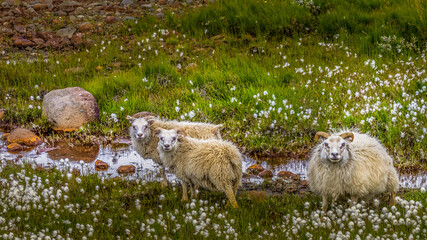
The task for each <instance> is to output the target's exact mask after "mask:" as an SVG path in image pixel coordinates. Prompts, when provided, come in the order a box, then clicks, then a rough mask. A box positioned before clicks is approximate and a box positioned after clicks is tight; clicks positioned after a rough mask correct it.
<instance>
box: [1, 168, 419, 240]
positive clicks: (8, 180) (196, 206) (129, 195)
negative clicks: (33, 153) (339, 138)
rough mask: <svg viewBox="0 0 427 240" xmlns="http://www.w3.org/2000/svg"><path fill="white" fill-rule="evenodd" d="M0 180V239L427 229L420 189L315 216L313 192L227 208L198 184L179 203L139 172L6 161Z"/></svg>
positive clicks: (176, 191)
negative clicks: (76, 172)
mask: <svg viewBox="0 0 427 240" xmlns="http://www.w3.org/2000/svg"><path fill="white" fill-rule="evenodd" d="M66 168H67V167H65V169H66ZM0 180H1V184H2V187H1V188H0V202H1V204H0V211H1V212H2V214H1V216H0V236H2V237H3V238H4V239H7V237H9V238H10V236H12V235H13V236H14V237H18V238H21V239H22V238H23V237H26V238H27V239H28V238H30V237H31V236H32V235H37V236H39V237H42V238H43V237H45V236H49V237H51V238H54V237H55V236H56V237H57V236H58V235H60V236H61V237H63V238H64V237H70V238H73V239H85V238H87V239H117V238H119V237H120V238H125V239H132V238H133V239H146V238H158V239H164V237H165V239H189V238H192V239H227V238H230V239H236V238H237V239H244V238H248V237H251V238H253V237H257V238H267V239H277V238H280V239H283V238H286V239H319V238H320V237H322V238H323V239H326V238H330V237H332V238H334V237H333V236H335V237H338V236H339V234H340V232H341V233H342V234H348V235H347V236H348V237H349V238H351V239H355V238H357V236H358V237H360V238H361V239H367V238H368V237H369V236H371V237H377V236H381V237H388V238H391V237H392V236H393V235H394V234H396V235H397V236H398V237H400V238H403V239H408V238H409V236H410V235H411V234H412V236H413V237H414V239H422V238H424V237H425V236H426V217H425V216H426V208H425V206H426V204H427V202H426V199H427V193H425V192H421V191H419V190H416V191H409V192H407V193H404V194H403V193H402V194H399V199H398V200H397V201H398V204H397V205H396V206H395V207H393V208H391V207H388V206H387V205H385V204H380V205H378V206H376V205H375V204H374V205H372V206H362V205H358V206H354V207H350V206H349V205H347V204H340V205H338V206H334V207H331V208H330V210H329V211H328V212H327V213H326V214H325V215H324V216H323V217H322V220H320V216H321V213H320V211H319V209H320V207H321V204H320V198H319V197H317V196H314V195H313V194H310V193H306V194H304V195H302V196H301V195H295V194H284V195H278V196H268V197H267V198H266V199H265V200H264V201H262V202H260V203H259V202H255V201H253V200H251V199H249V198H247V197H238V199H237V201H238V204H239V207H240V208H239V209H232V208H230V207H229V206H228V205H226V204H225V200H226V198H225V195H224V194H223V193H213V192H205V191H201V192H200V193H199V196H198V199H196V200H195V201H194V202H189V203H188V202H187V203H181V202H180V201H179V199H180V195H181V188H180V186H179V185H176V186H174V187H168V188H167V189H161V187H160V183H155V182H146V181H145V180H144V179H138V180H128V179H125V178H119V179H105V180H103V179H100V178H99V177H98V176H97V175H88V176H79V177H76V176H73V175H72V174H71V173H69V171H68V170H63V171H59V170H55V169H47V170H46V169H44V170H43V169H40V168H37V167H36V165H33V164H24V165H14V164H11V163H7V164H6V162H5V161H4V160H1V167H0ZM401 221H403V223H402V222H401ZM350 222H352V223H350ZM351 224H354V226H351ZM206 233H207V234H206ZM5 234H6V235H5ZM337 235H338V236H337ZM341 237H342V236H341Z"/></svg>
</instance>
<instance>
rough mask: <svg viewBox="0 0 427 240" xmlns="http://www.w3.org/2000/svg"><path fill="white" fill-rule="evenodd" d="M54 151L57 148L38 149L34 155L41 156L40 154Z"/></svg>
mask: <svg viewBox="0 0 427 240" xmlns="http://www.w3.org/2000/svg"><path fill="white" fill-rule="evenodd" d="M55 149H57V147H52V148H39V149H37V151H36V153H37V154H42V153H44V152H50V151H52V150H55Z"/></svg>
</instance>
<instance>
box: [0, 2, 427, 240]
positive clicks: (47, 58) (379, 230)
mask: <svg viewBox="0 0 427 240" xmlns="http://www.w3.org/2000/svg"><path fill="white" fill-rule="evenodd" d="M67 21H68V20H67V19H66V18H64V19H63V21H62V24H63V25H64V26H66V25H67V24H68V23H69V22H67ZM94 24H96V22H94ZM58 27H63V26H58ZM106 27H108V26H106ZM92 38H94V39H95V42H96V44H95V45H94V46H92V47H90V48H88V49H86V48H81V49H77V50H74V51H69V52H58V51H51V52H50V51H35V53H34V54H29V53H28V52H26V51H22V50H20V51H17V49H5V50H0V56H1V58H0V86H1V88H0V109H6V113H5V116H4V117H3V118H2V119H1V120H0V121H2V122H3V123H6V124H10V125H14V126H16V125H18V126H24V127H27V128H29V129H32V130H34V131H35V132H37V133H38V134H40V135H43V136H44V137H46V138H55V139H57V138H66V139H67V140H69V141H78V142H79V141H80V142H88V141H92V139H93V138H92V136H97V137H99V138H101V139H107V140H108V139H114V138H116V137H118V136H127V128H128V125H129V123H128V121H127V120H126V119H125V117H126V115H132V114H133V113H136V112H139V111H151V112H154V113H157V114H159V115H160V116H162V117H164V118H168V119H178V120H190V121H203V122H204V121H207V122H212V123H222V124H224V126H225V129H224V130H223V132H222V134H223V136H224V138H225V139H227V140H230V141H233V142H234V143H236V144H238V145H239V146H240V147H241V149H243V150H244V152H245V153H252V154H258V155H267V156H276V155H285V156H292V157H295V158H306V157H307V153H308V152H309V150H310V149H311V147H312V146H313V145H314V141H313V136H314V134H315V132H317V131H329V130H333V129H338V128H356V129H360V130H361V131H363V132H369V133H370V134H372V135H373V136H375V137H377V138H379V139H380V140H381V141H382V143H383V144H384V145H385V146H386V147H387V149H388V151H389V152H390V153H391V154H392V155H393V156H394V159H395V166H396V167H399V168H413V169H423V170H426V169H427V152H426V151H427V147H426V146H427V72H426V66H427V62H426V53H427V6H426V3H425V1H422V0H412V1H410V0H401V1H398V0H347V1H339V0H313V1H306V0H295V1H293V0H292V1H291V0H283V1H279V0H275V1H257V0H246V1H245V4H241V1H237V0H230V1H225V0H224V1H221V0H220V1H215V3H210V4H207V5H203V6H202V7H201V6H196V7H185V6H184V7H183V8H182V9H181V11H177V10H176V9H173V8H171V9H169V11H165V13H164V18H163V19H159V18H156V17H152V16H150V15H147V16H145V17H141V18H139V19H136V20H129V21H124V22H122V23H120V27H114V28H111V29H109V31H108V35H106V36H100V35H93V36H92ZM4 40H5V41H8V40H9V39H7V38H6V39H4ZM74 86H79V87H82V88H84V89H86V90H87V91H89V92H91V93H92V94H93V95H94V96H95V98H96V99H97V101H98V104H99V107H100V112H101V121H100V122H99V123H91V124H88V125H85V126H84V127H82V128H81V129H80V130H79V131H77V132H74V133H69V134H63V133H55V132H54V131H53V130H52V126H51V125H50V124H49V123H48V122H47V120H46V119H45V118H43V117H42V115H41V112H42V111H41V107H42V101H43V95H44V94H46V93H47V92H49V91H51V90H53V89H57V88H65V87H74ZM0 163H1V164H0V212H1V214H0V239H1V238H2V239H36V238H40V239H53V238H56V239H62V238H68V237H69V238H72V239H189V238H191V239H202V238H208V239H245V238H254V237H255V238H264V239H320V238H321V239H329V238H331V239H379V238H384V239H425V238H426V237H427V232H426V231H427V218H426V216H427V212H426V205H427V202H426V201H427V194H426V192H425V189H421V190H414V191H404V192H402V193H400V194H399V195H398V199H397V204H396V206H395V207H389V206H387V205H385V204H383V203H380V202H378V201H375V202H374V203H373V204H372V205H367V204H364V203H361V204H359V205H356V206H354V207H350V206H349V205H347V204H346V203H344V204H342V205H337V206H333V207H331V208H330V210H329V211H328V212H327V213H325V214H322V213H321V212H320V211H319V210H320V205H321V204H320V198H319V197H317V196H315V195H313V194H311V193H306V194H304V195H297V194H284V195H280V196H268V197H267V198H266V200H265V201H262V202H260V203H258V202H256V201H253V200H250V199H248V198H247V197H244V196H240V197H239V198H238V204H239V206H240V209H238V210H235V209H231V208H230V207H228V206H227V205H226V198H225V196H224V195H223V194H220V193H211V192H204V191H202V192H200V194H199V198H198V199H197V200H196V201H194V202H189V203H180V202H179V199H180V194H181V193H180V187H179V185H177V184H175V185H174V186H172V187H169V188H167V189H161V188H160V184H158V183H155V182H149V181H146V180H145V179H138V180H131V179H127V178H126V177H124V178H120V179H100V178H99V177H97V176H96V175H89V176H78V177H77V176H74V175H73V174H71V173H70V169H67V167H66V166H65V167H64V169H63V170H61V171H59V170H56V169H50V170H43V169H40V168H38V167H36V166H35V165H33V164H26V165H23V166H16V165H13V164H12V163H11V162H6V161H5V160H3V159H0Z"/></svg>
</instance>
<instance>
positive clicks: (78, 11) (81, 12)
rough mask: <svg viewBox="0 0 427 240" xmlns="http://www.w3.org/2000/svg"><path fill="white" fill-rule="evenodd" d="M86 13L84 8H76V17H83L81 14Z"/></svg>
mask: <svg viewBox="0 0 427 240" xmlns="http://www.w3.org/2000/svg"><path fill="white" fill-rule="evenodd" d="M84 11H85V9H84V8H82V7H78V8H76V10H74V14H75V15H81V14H83V13H84Z"/></svg>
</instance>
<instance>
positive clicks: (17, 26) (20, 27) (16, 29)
mask: <svg viewBox="0 0 427 240" xmlns="http://www.w3.org/2000/svg"><path fill="white" fill-rule="evenodd" d="M13 29H15V31H17V32H18V33H25V32H27V29H26V28H25V27H24V26H20V25H16V26H14V27H13Z"/></svg>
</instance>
